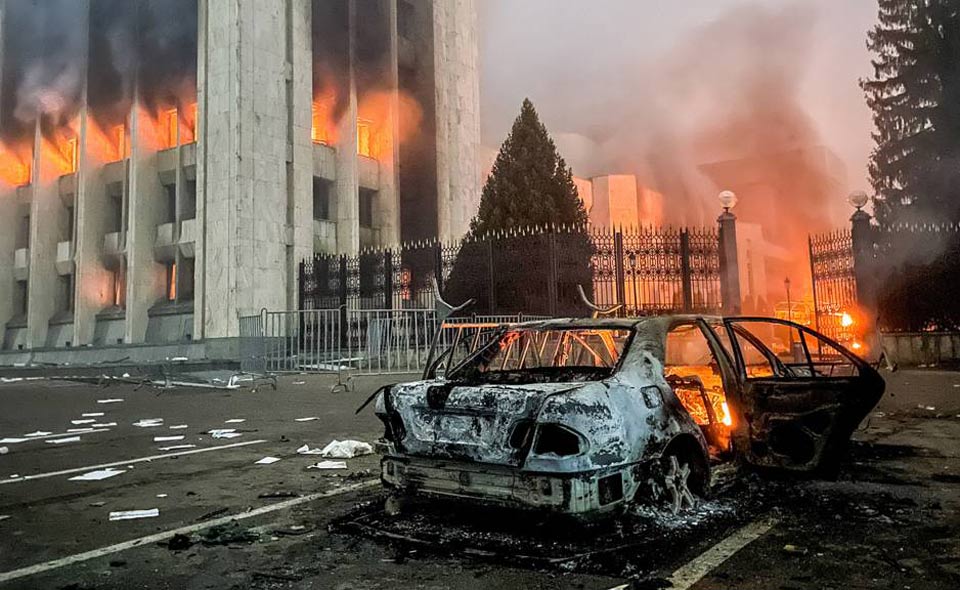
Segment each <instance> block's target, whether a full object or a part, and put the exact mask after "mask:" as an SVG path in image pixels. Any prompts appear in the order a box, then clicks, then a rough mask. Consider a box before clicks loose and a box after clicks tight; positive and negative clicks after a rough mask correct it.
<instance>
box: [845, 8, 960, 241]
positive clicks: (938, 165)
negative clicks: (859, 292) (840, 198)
mask: <svg viewBox="0 0 960 590" xmlns="http://www.w3.org/2000/svg"><path fill="white" fill-rule="evenodd" d="M879 6H880V10H879V21H880V22H879V24H878V25H877V26H876V27H875V28H874V29H873V30H872V31H871V32H870V33H869V38H868V43H867V46H868V47H869V49H870V50H871V51H872V52H874V53H875V54H876V55H877V57H876V59H875V60H874V61H873V66H874V70H875V75H874V77H873V78H872V79H870V80H865V81H863V82H862V86H863V89H864V91H865V92H866V94H867V102H868V104H869V106H870V108H871V109H872V110H873V112H874V116H873V119H874V124H875V126H876V131H875V132H874V135H873V137H874V140H875V141H876V144H877V145H876V148H875V149H874V151H873V154H872V156H871V161H870V168H869V169H870V178H871V182H872V184H873V188H874V190H875V199H874V210H875V214H876V217H877V219H878V220H879V221H880V222H881V223H890V222H895V221H917V220H925V221H941V220H954V221H956V220H960V0H879Z"/></svg>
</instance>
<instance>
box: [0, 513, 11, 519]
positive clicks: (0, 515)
mask: <svg viewBox="0 0 960 590" xmlns="http://www.w3.org/2000/svg"><path fill="white" fill-rule="evenodd" d="M8 518H10V515H9V514H0V520H7V519H8Z"/></svg>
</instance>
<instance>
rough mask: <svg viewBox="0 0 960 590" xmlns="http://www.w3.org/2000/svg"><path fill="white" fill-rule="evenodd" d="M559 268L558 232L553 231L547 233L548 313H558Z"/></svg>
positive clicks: (551, 314)
mask: <svg viewBox="0 0 960 590" xmlns="http://www.w3.org/2000/svg"><path fill="white" fill-rule="evenodd" d="M558 270H559V269H558V268H557V234H556V232H555V230H554V231H551V232H550V233H549V234H547V315H549V316H553V317H556V315H557V299H558V297H557V291H558V290H559V285H558V283H559V282H560V273H559V272H558Z"/></svg>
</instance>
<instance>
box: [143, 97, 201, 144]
mask: <svg viewBox="0 0 960 590" xmlns="http://www.w3.org/2000/svg"><path fill="white" fill-rule="evenodd" d="M138 116H139V117H140V119H139V121H140V128H141V130H142V132H141V137H142V138H143V140H144V142H145V144H146V146H147V147H148V148H149V149H151V150H153V151H160V150H166V149H170V148H174V147H177V144H178V137H177V134H178V132H179V145H186V144H188V143H193V142H194V141H196V137H197V134H196V129H197V103H196V102H193V103H190V104H189V105H187V107H186V108H185V109H183V114H182V116H181V113H180V109H179V108H178V107H175V106H174V107H167V108H162V109H160V111H159V112H156V113H148V112H145V111H144V110H143V108H142V107H138Z"/></svg>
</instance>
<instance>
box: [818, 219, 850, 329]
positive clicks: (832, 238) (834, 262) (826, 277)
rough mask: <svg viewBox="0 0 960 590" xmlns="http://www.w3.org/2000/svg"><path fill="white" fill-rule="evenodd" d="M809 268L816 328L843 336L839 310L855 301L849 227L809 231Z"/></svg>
mask: <svg viewBox="0 0 960 590" xmlns="http://www.w3.org/2000/svg"><path fill="white" fill-rule="evenodd" d="M809 243H810V272H811V277H812V279H813V281H812V283H813V305H814V312H815V323H816V326H815V327H816V329H817V331H819V332H821V333H823V334H826V335H827V336H830V337H831V338H833V339H835V340H843V339H844V337H843V336H844V332H845V328H846V326H844V325H843V321H842V320H843V313H844V312H845V311H849V310H850V309H851V308H853V307H856V305H857V276H856V272H855V269H854V257H853V236H852V233H851V231H850V230H849V229H843V230H837V231H834V232H829V233H825V234H818V235H812V236H810V238H809Z"/></svg>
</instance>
